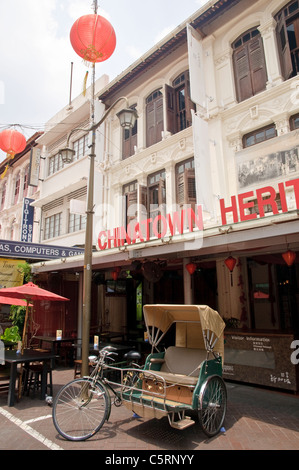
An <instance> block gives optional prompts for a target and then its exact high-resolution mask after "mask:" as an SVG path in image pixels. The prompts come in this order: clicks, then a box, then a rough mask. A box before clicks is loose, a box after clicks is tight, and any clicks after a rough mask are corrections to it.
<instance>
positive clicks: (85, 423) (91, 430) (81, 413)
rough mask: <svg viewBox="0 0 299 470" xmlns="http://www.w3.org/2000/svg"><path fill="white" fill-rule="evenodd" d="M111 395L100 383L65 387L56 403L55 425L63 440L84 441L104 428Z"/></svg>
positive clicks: (84, 382) (76, 382)
mask: <svg viewBox="0 0 299 470" xmlns="http://www.w3.org/2000/svg"><path fill="white" fill-rule="evenodd" d="M109 408H110V399H109V393H108V392H107V390H106V388H105V387H104V385H103V384H101V383H100V382H96V383H93V382H92V381H91V380H90V379H88V378H81V379H76V380H73V381H72V382H70V383H68V384H67V385H65V386H64V387H63V388H62V389H61V390H60V391H59V393H58V395H57V396H56V398H55V400H54V403H53V422H54V425H55V428H56V429H57V431H58V432H59V434H60V435H61V436H63V437H64V438H65V439H68V440H70V441H84V440H86V439H89V438H90V437H91V436H93V435H94V434H95V433H96V432H97V431H99V429H100V428H101V427H102V426H103V424H104V422H105V420H106V419H107V418H108V416H109V413H110V409H109Z"/></svg>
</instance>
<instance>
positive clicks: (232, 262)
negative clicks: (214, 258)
mask: <svg viewBox="0 0 299 470" xmlns="http://www.w3.org/2000/svg"><path fill="white" fill-rule="evenodd" d="M224 262H225V264H226V266H227V267H228V269H229V270H230V272H231V273H232V272H233V270H234V267H235V266H236V262H237V260H236V259H235V258H233V257H232V256H229V257H228V258H226V260H225V261H224Z"/></svg>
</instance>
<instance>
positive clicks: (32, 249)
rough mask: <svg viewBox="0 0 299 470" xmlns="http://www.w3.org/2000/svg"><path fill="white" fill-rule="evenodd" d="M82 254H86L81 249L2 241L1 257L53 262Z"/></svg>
mask: <svg viewBox="0 0 299 470" xmlns="http://www.w3.org/2000/svg"><path fill="white" fill-rule="evenodd" d="M82 254H84V250H83V249H81V248H75V247H72V248H70V247H62V246H51V245H41V244H37V243H22V242H15V241H10V240H0V256H5V257H9V258H18V257H20V256H21V257H22V258H24V259H39V260H51V259H59V258H68V257H70V256H78V255H82Z"/></svg>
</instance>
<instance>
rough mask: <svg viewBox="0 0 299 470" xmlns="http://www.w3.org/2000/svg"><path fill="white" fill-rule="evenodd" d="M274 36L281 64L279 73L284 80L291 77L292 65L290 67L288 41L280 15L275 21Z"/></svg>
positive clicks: (290, 58)
mask: <svg viewBox="0 0 299 470" xmlns="http://www.w3.org/2000/svg"><path fill="white" fill-rule="evenodd" d="M276 35H277V43H278V50H279V56H280V64H281V73H282V76H283V78H284V79H285V80H287V79H288V78H290V77H291V75H292V73H293V65H292V57H291V50H290V45H289V40H288V33H287V29H286V24H285V19H284V15H283V14H282V15H281V16H280V18H279V20H278V21H277V26H276Z"/></svg>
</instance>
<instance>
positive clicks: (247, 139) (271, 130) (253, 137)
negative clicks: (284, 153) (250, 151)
mask: <svg viewBox="0 0 299 470" xmlns="http://www.w3.org/2000/svg"><path fill="white" fill-rule="evenodd" d="M276 136H277V132H276V128H275V126H274V125H273V124H272V125H271V126H267V127H264V128H263V129H258V130H256V131H254V132H251V133H250V134H246V135H244V137H243V147H244V148H246V147H251V146H252V145H255V144H259V143H261V142H264V141H265V140H269V139H273V137H276Z"/></svg>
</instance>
